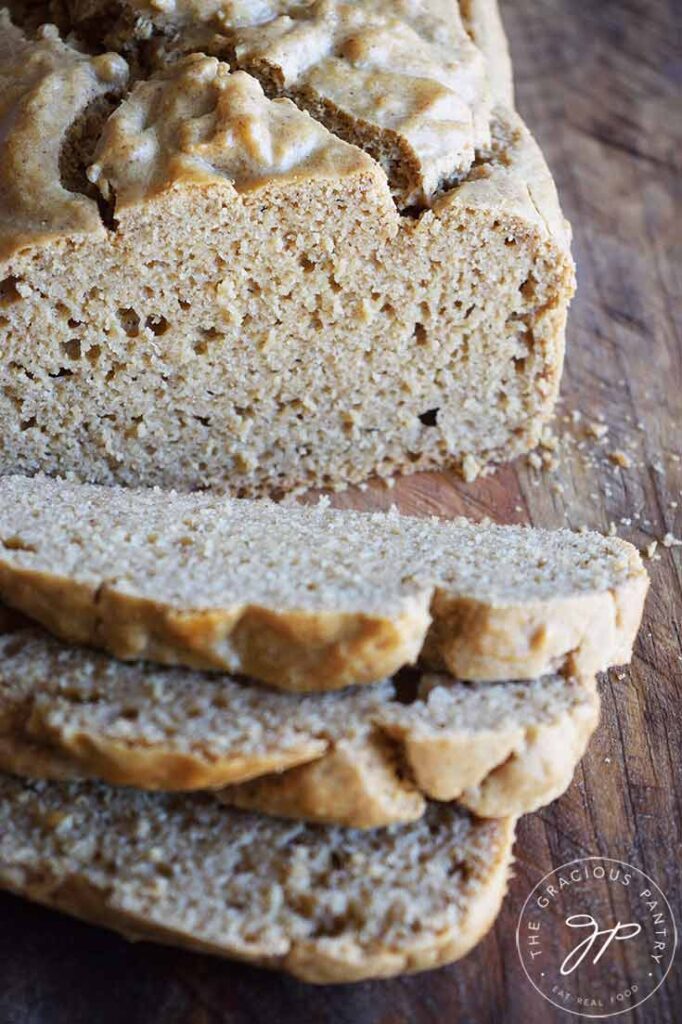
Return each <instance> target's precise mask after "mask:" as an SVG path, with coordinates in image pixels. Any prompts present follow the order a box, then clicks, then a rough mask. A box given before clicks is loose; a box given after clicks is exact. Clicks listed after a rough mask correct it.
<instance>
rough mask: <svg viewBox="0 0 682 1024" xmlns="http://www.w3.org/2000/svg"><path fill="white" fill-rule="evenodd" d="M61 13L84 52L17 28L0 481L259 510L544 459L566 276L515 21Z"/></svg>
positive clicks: (403, 11) (209, 12) (420, 12)
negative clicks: (521, 75) (28, 477)
mask: <svg viewBox="0 0 682 1024" xmlns="http://www.w3.org/2000/svg"><path fill="white" fill-rule="evenodd" d="M36 6H37V8H38V11H40V7H41V5H40V4H38V5H36V4H29V5H28V10H27V5H26V4H25V3H21V2H19V3H14V4H12V10H13V13H14V15H15V17H16V18H17V20H18V21H19V22H22V21H23V22H24V24H26V25H27V26H30V27H31V28H32V26H34V25H35V23H36ZM45 7H48V5H47V4H46V5H45ZM65 7H66V13H65V14H64V17H63V19H61V20H62V27H63V29H64V31H65V32H69V33H70V35H69V39H70V40H72V41H73V40H75V43H73V44H72V42H69V43H66V42H62V41H61V40H60V38H59V37H58V35H57V30H56V28H54V27H51V28H50V27H48V28H41V29H37V30H36V31H35V33H34V34H33V35H31V34H29V35H28V36H25V35H24V34H23V33H22V31H21V29H20V28H19V27H17V26H16V25H14V24H12V23H11V22H10V20H9V17H8V16H7V14H3V15H1V16H0V17H1V19H2V20H1V21H0V118H1V119H2V124H3V131H2V136H1V142H0V346H1V348H2V352H3V361H2V365H1V366H0V435H1V436H2V438H3V444H2V448H1V449H0V472H5V473H6V472H30V473H33V472H35V471H36V470H37V469H42V470H45V471H47V472H50V473H67V474H74V475H76V476H78V477H80V478H82V479H86V480H89V481H94V482H104V483H111V482H119V483H125V484H135V485H137V484H161V485H164V486H176V487H178V488H181V489H190V488H193V487H197V486H207V485H218V486H222V487H225V488H227V489H228V490H229V491H230V492H231V493H232V494H235V495H259V494H263V493H268V494H273V493H278V492H283V491H286V490H291V489H294V488H300V487H306V486H310V485H325V486H328V485H331V486H340V485H342V484H346V483H348V482H353V481H359V480H362V479H364V478H366V477H368V476H370V475H372V474H379V475H388V474H391V473H393V472H394V471H396V470H400V471H412V470H415V469H419V468H428V467H434V466H449V465H453V466H460V467H462V468H463V469H464V472H465V473H466V475H473V474H475V473H476V472H477V470H478V469H479V468H480V467H481V466H482V465H483V464H484V463H486V462H487V461H488V460H503V459H508V458H510V457H512V456H513V455H515V454H517V453H519V452H522V451H524V450H527V449H528V448H529V447H531V446H532V445H533V444H535V443H536V441H537V438H538V436H539V432H540V429H541V427H542V425H543V423H544V422H545V421H546V420H547V418H548V417H549V416H550V414H551V411H552V408H553V405H554V401H555V398H556V394H557V389H558V385H559V377H560V373H561V366H562V359H563V347H564V324H565V318H566V308H567V304H568V301H569V298H570V296H571V293H572V289H573V265H572V261H571V257H570V252H569V237H568V230H567V226H566V224H565V221H564V219H563V217H562V215H561V212H560V209H559V206H558V202H557V198H556V195H555V190H554V186H553V183H552V180H551V177H550V175H549V172H548V170H547V168H546V166H545V164H544V161H543V159H542V156H541V154H540V153H539V151H538V149H537V146H536V144H535V142H534V141H533V139H532V138H531V136H530V135H529V133H528V131H527V129H526V128H525V127H524V125H523V124H522V123H521V121H520V120H519V118H518V116H517V115H516V113H515V112H514V110H513V109H512V108H511V106H510V105H509V104H510V102H511V89H510V82H509V74H508V63H507V54H506V49H505V47H504V43H503V39H502V36H501V30H500V27H499V20H498V18H497V13H496V9H495V7H494V0H476V2H472V0H467V2H464V0H462V9H461V11H460V9H459V8H458V5H457V4H456V3H455V2H454V0H452V2H451V0H447V2H446V0H418V2H415V3H410V4H404V3H401V2H398V0H368V2H364V0H363V2H362V3H359V2H358V3H345V4H341V3H339V2H337V0H333V2H332V0H324V2H322V0H317V2H315V3H310V4H299V3H293V2H279V0H278V2H277V3H275V2H265V3H258V4H253V5H249V4H236V5H235V4H234V3H231V2H229V3H228V2H227V0H224V2H223V0H217V2H216V3H211V4H203V3H202V4H200V3H197V2H193V0H172V2H170V3H166V2H164V3H163V4H156V3H150V2H148V0H132V2H130V3H117V2H116V0H114V2H110V0H106V2H104V0H69V2H68V3H67V4H66V5H65ZM58 20H60V19H58ZM256 22H257V24H254V23H256ZM472 39H473V40H474V41H472ZM476 44H478V45H476ZM479 47H489V48H490V53H489V55H488V56H489V59H488V60H487V61H486V59H485V57H484V55H483V52H482V50H481V49H480V48H479ZM107 48H109V49H113V50H115V51H118V52H113V53H112V52H109V53H106V52H102V51H103V50H106V49H107ZM207 54H208V55H207ZM124 58H125V59H124ZM228 64H229V66H228ZM486 68H489V69H492V71H491V72H490V73H489V72H487V71H486ZM127 69H129V70H127Z"/></svg>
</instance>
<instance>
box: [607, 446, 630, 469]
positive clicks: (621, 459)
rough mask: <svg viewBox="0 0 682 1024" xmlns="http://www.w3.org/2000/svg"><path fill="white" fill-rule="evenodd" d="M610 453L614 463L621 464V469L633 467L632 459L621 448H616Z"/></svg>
mask: <svg viewBox="0 0 682 1024" xmlns="http://www.w3.org/2000/svg"><path fill="white" fill-rule="evenodd" d="M608 454H609V459H610V460H611V462H613V463H614V465H616V466H620V468H621V469H632V459H631V458H630V456H629V455H626V453H625V452H624V451H621V449H620V448H616V449H614V451H612V452H609V453H608Z"/></svg>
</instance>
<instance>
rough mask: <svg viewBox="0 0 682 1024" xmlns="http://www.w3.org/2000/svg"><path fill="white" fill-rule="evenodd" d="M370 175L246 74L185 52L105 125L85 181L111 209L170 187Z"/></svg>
mask: <svg viewBox="0 0 682 1024" xmlns="http://www.w3.org/2000/svg"><path fill="white" fill-rule="evenodd" d="M374 171H375V168H374V165H373V163H372V161H371V160H370V159H369V157H367V156H366V155H365V154H364V153H363V152H362V151H361V150H358V149H356V148H355V147H354V146H349V145H347V144H346V143H344V142H341V141H340V140H338V139H335V138H334V136H333V135H330V133H329V132H328V131H327V130H326V129H325V128H323V127H322V126H321V125H320V124H318V123H317V122H316V121H314V120H313V118H312V117H310V116H309V115H308V114H306V113H304V112H303V111H300V110H299V109H298V108H297V107H296V106H295V105H294V104H293V103H292V102H291V101H290V100H287V99H278V100H274V101H271V100H268V99H267V98H266V97H265V95H264V93H263V90H262V88H261V86H260V85H259V84H258V82H257V81H256V80H255V79H254V78H252V77H251V76H250V75H247V74H245V73H244V72H243V71H238V72H236V73H234V74H230V72H229V68H228V66H227V65H226V64H224V63H220V62H219V61H218V60H217V59H216V58H215V57H205V56H203V55H202V54H193V55H191V56H188V57H185V58H183V59H182V60H180V61H178V62H177V63H175V64H173V65H171V66H170V67H169V68H167V69H166V70H164V71H162V72H160V73H159V74H157V75H155V76H154V77H153V78H152V79H150V80H149V81H147V82H138V83H137V85H136V86H135V88H134V89H133V91H132V93H131V95H130V97H129V98H128V99H126V100H125V101H124V102H123V103H122V104H121V106H120V107H119V108H118V109H117V110H116V111H115V112H114V114H113V115H112V116H111V118H110V119H109V121H108V122H107V124H106V126H105V128H104V131H103V134H102V138H101V141H100V144H99V146H98V150H97V154H96V157H95V162H94V164H93V165H92V166H91V167H90V168H89V170H88V177H89V178H90V180H91V181H92V182H94V183H96V184H97V186H98V187H99V189H100V190H101V192H102V193H103V195H104V196H105V198H110V197H112V195H115V197H116V207H117V210H118V209H120V208H121V207H124V206H127V205H130V204H131V203H134V202H136V201H140V200H142V199H145V198H147V197H149V196H150V195H153V194H154V193H156V192H160V191H163V190H165V189H167V188H171V187H173V186H174V185H176V184H177V183H179V182H183V183H192V184H197V185H201V184H210V183H212V182H215V181H216V180H222V181H229V182H231V183H232V184H233V185H234V187H235V188H236V189H237V191H245V190H247V189H250V188H254V187H257V186H258V185H262V184H267V183H270V182H272V181H273V180H277V181H279V182H283V181H288V182H293V181H296V180H300V179H305V180H308V181H309V180H311V179H313V178H316V177H322V178H343V177H346V176H347V175H349V174H353V173H362V172H365V173H367V174H370V175H372V174H373V172H374ZM377 177H378V175H377Z"/></svg>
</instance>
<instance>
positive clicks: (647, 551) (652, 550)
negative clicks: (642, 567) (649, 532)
mask: <svg viewBox="0 0 682 1024" xmlns="http://www.w3.org/2000/svg"><path fill="white" fill-rule="evenodd" d="M657 547H658V541H657V540H652V542H651V544H647V546H646V547H645V548H644V551H643V552H642V554H643V555H644V556H645V557H646V558H653V557H654V555H655V554H656V548H657Z"/></svg>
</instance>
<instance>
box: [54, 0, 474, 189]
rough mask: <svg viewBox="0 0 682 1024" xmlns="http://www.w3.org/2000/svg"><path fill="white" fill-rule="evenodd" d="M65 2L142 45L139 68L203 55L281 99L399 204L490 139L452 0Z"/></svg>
mask: <svg viewBox="0 0 682 1024" xmlns="http://www.w3.org/2000/svg"><path fill="white" fill-rule="evenodd" d="M67 6H68V9H69V12H70V15H71V18H72V20H73V22H74V24H75V25H76V26H77V27H79V28H81V29H82V30H83V31H84V32H85V33H86V34H88V35H89V36H92V37H94V38H97V40H98V41H99V42H100V43H101V42H105V44H106V45H110V46H114V47H115V48H120V49H121V50H123V51H124V52H134V51H135V49H136V47H142V49H143V50H144V57H143V58H142V60H141V63H142V65H143V66H145V65H147V66H149V64H150V63H151V65H152V66H158V64H159V63H162V64H163V63H165V62H166V61H168V60H169V59H172V58H173V56H174V55H177V54H182V53H187V52H188V51H190V50H202V51H204V52H207V53H211V54H216V55H218V56H221V57H224V58H226V59H227V60H229V62H230V63H231V64H232V65H233V66H235V67H238V68H242V69H244V70H247V71H250V72H251V73H252V74H254V75H255V76H256V77H257V78H258V79H259V80H261V81H262V82H263V83H264V85H265V87H266V90H267V91H268V93H269V94H273V95H274V94H279V95H282V94H284V95H290V96H291V97H292V98H294V99H295V100H296V102H297V103H298V104H299V105H301V106H302V107H305V108H306V109H308V110H309V111H310V112H311V113H312V114H313V116H315V117H316V118H317V119H319V120H320V121H322V122H323V123H324V124H326V125H327V127H329V128H330V129H331V130H332V131H333V132H335V133H336V134H338V135H339V136H340V137H342V138H344V139H346V140H347V141H349V142H353V143H356V144H357V145H359V146H361V147H362V148H363V149H365V150H366V151H367V152H368V153H369V154H370V155H371V156H372V157H373V158H374V159H376V160H377V161H378V163H379V164H380V165H381V166H382V167H383V169H384V171H385V172H386V174H387V177H388V179H389V182H390V184H391V188H392V191H393V193H394V195H395V198H396V201H397V202H398V205H399V206H401V207H407V206H411V205H415V204H418V205H428V203H429V201H430V199H431V197H432V195H433V194H434V193H435V192H437V191H438V190H439V189H441V188H443V187H447V186H448V185H450V184H453V183H454V182H456V181H459V180H461V179H462V178H463V177H464V176H466V174H467V173H468V171H469V169H470V168H471V166H472V164H473V162H474V158H475V153H476V151H477V150H480V149H483V148H486V147H487V146H488V145H489V142H490V88H489V85H488V80H487V74H486V66H485V60H484V57H483V55H482V53H481V51H480V50H479V49H478V48H477V47H476V46H475V45H474V43H473V42H472V40H471V38H470V36H469V34H468V33H467V31H466V29H465V27H464V24H463V23H462V18H461V15H460V11H459V7H458V6H457V4H455V3H454V2H453V3H450V2H446V0H362V2H359V0H355V2H341V0H308V2H300V0H299V2H292V0H262V2H258V3H245V2H229V0H222V2H215V0H214V2H210V3H200V2H198V0H169V2H166V0H156V2H149V0H132V2H128V3H124V4H123V3H122V4H120V5H119V6H118V17H114V19H113V22H112V20H111V17H110V11H111V6H110V5H109V4H106V5H105V4H104V3H103V0H71V2H70V3H68V5H67ZM107 15H109V16H108V17H107ZM138 57H139V54H138Z"/></svg>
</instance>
